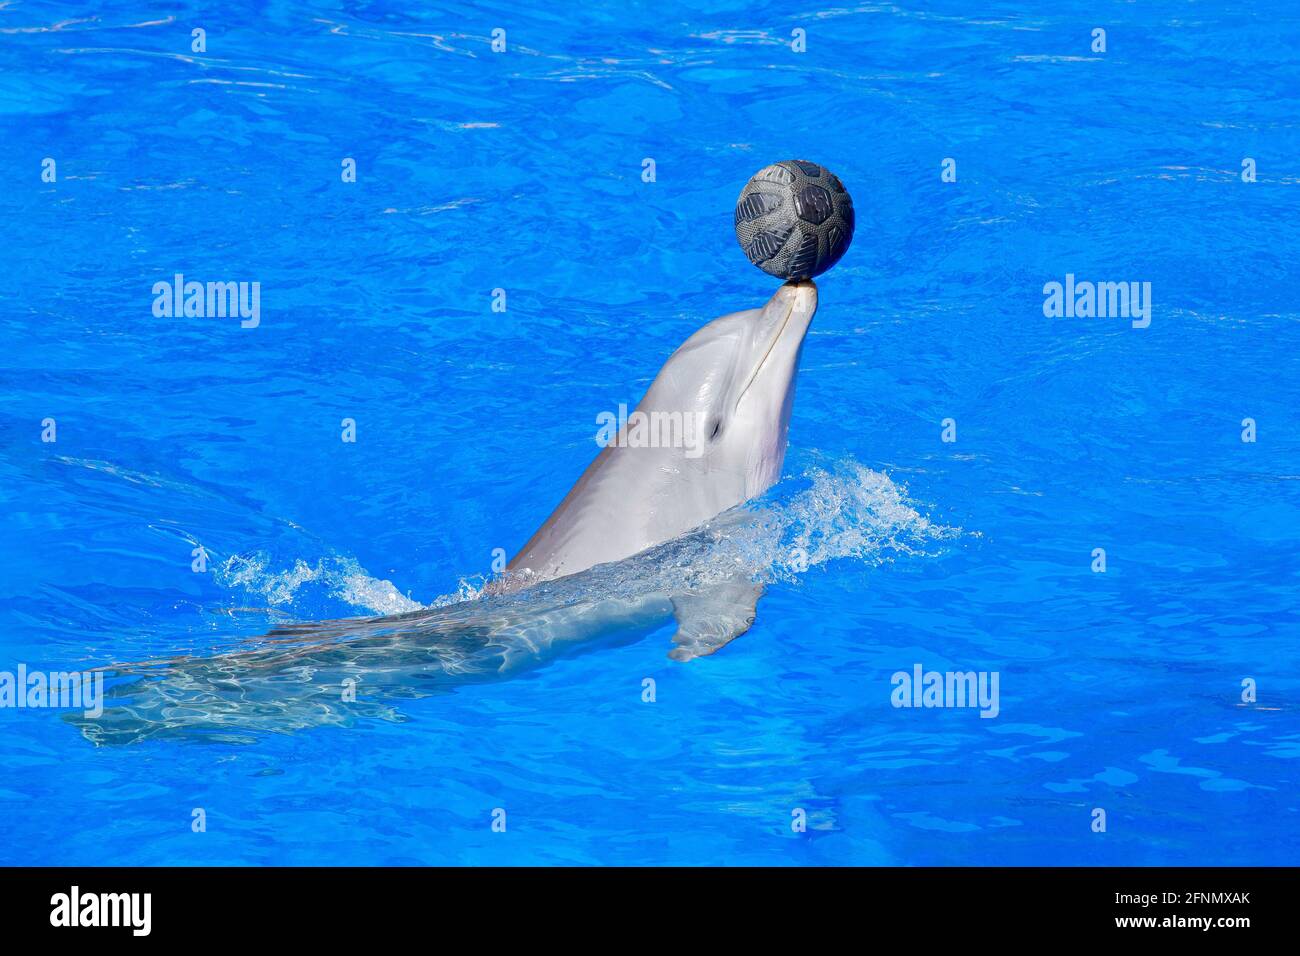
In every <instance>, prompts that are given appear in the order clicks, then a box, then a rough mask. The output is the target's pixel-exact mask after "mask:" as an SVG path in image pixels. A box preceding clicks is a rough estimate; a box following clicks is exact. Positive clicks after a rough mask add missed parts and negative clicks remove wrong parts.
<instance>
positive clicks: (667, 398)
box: [68, 280, 817, 743]
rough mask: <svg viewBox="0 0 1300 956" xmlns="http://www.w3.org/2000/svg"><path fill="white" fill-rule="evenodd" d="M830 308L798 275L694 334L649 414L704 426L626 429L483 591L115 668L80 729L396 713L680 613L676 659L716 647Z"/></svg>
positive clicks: (151, 733)
mask: <svg viewBox="0 0 1300 956" xmlns="http://www.w3.org/2000/svg"><path fill="white" fill-rule="evenodd" d="M816 309H817V287H816V286H815V285H814V284H813V283H812V282H811V281H810V280H803V281H798V282H788V283H786V284H785V285H783V286H781V288H780V289H778V290H777V292H776V294H774V295H773V296H772V298H771V299H770V300H769V301H768V303H767V304H766V305H765V306H763V307H762V308H761V309H749V310H746V311H743V312H735V313H732V314H730V315H724V316H722V317H721V318H718V319H715V320H713V321H712V322H709V323H708V324H707V325H705V326H703V327H702V328H700V329H699V330H698V331H696V332H695V333H694V334H693V335H692V336H691V337H690V338H688V339H687V340H686V341H685V342H684V343H683V344H682V345H681V347H679V348H678V349H677V351H676V352H674V353H673V354H672V356H671V357H670V358H669V359H668V361H667V362H666V363H665V364H664V366H663V368H662V369H661V370H660V371H659V374H658V375H657V376H656V377H655V379H654V381H653V383H652V384H651V385H650V388H649V389H648V390H647V392H646V394H645V397H644V398H642V400H641V402H640V403H639V404H638V405H637V409H636V410H637V412H641V413H644V414H646V415H651V414H654V413H658V414H659V415H661V416H665V415H666V416H669V417H672V416H676V417H677V420H683V421H686V420H689V421H693V422H698V423H699V424H700V426H701V427H700V429H699V432H698V434H686V433H684V432H678V435H679V436H680V438H681V440H680V441H676V442H666V443H665V442H656V443H652V444H644V443H639V442H632V441H629V440H628V438H629V436H628V434H627V430H628V427H630V426H625V427H624V428H621V429H620V430H619V432H618V433H617V435H616V436H615V439H614V440H612V441H610V442H609V443H608V444H607V445H606V446H605V447H604V448H603V449H602V450H601V451H600V452H599V454H597V456H596V458H595V460H594V461H593V462H592V463H591V465H590V466H589V467H588V468H587V470H586V471H585V472H583V474H582V476H581V477H580V478H579V479H578V481H577V483H576V484H574V486H573V488H572V489H571V490H570V491H569V493H568V494H567V495H566V496H565V497H564V499H563V500H562V501H561V502H560V504H559V506H558V507H556V509H555V511H554V512H553V513H552V514H551V516H550V517H549V518H547V520H546V521H545V522H544V523H543V524H542V526H541V527H540V528H539V529H538V530H537V532H536V533H535V534H534V535H533V536H532V537H531V538H530V539H529V540H528V542H527V543H526V544H525V545H524V546H523V548H522V549H521V550H520V551H519V553H518V554H517V555H515V557H514V558H513V559H512V560H511V561H510V563H509V565H508V566H507V569H506V573H505V574H503V575H502V576H501V577H499V578H497V579H495V580H493V581H492V582H489V584H488V585H487V586H486V587H485V588H484V591H483V594H482V595H481V596H480V597H478V598H477V599H475V600H472V601H465V602H459V603H455V604H450V605H446V606H443V607H436V608H432V609H422V610H418V611H413V612H409V613H406V614H400V615H393V616H388V617H380V618H352V619H347V620H338V621H321V622H309V623H302V624H293V625H289V626H286V627H282V628H278V629H276V630H274V631H271V632H270V633H269V634H267V635H265V636H264V637H263V638H260V639H257V640H256V641H255V646H252V647H250V648H247V649H243V650H239V651H235V652H231V653H225V654H219V655H215V656H209V657H193V656H187V657H182V658H171V659H167V660H162V661H153V662H145V663H142V664H132V665H118V666H114V667H112V668H106V670H107V671H109V673H110V674H111V675H113V676H116V677H124V678H127V679H128V680H127V682H125V683H115V684H113V685H112V686H110V687H109V688H108V689H107V691H106V703H107V704H110V705H112V704H116V705H117V706H108V707H107V708H106V709H105V710H104V712H103V714H101V715H100V716H98V717H94V718H91V717H85V716H71V717H69V718H68V719H69V720H70V721H72V722H73V723H76V724H78V725H79V726H80V727H81V729H82V732H83V734H84V735H85V736H86V737H87V738H89V739H91V740H92V741H95V742H96V743H126V742H132V741H137V740H142V739H147V738H150V737H156V736H163V735H174V734H177V733H194V732H199V733H202V734H204V735H207V736H209V737H212V736H213V735H215V736H216V737H217V738H218V739H226V740H230V739H242V738H236V737H232V736H231V733H232V732H235V731H240V730H274V731H286V730H293V729H301V728H304V727H310V726H320V725H322V724H346V723H350V722H351V721H352V720H353V719H355V718H356V717H357V716H364V715H369V716H389V717H392V718H393V719H398V718H397V716H396V714H395V712H394V711H392V709H391V707H390V706H389V705H387V704H386V703H384V701H385V700H392V699H401V698H412V697H421V696H425V695H426V694H429V693H435V692H437V691H438V690H440V689H444V688H445V687H446V686H448V685H455V684H462V683H468V682H474V681H481V680H491V679H495V678H499V677H501V676H503V675H506V674H510V673H516V672H518V671H520V670H523V669H527V668H530V667H534V666H537V665H538V664H540V663H541V662H542V661H544V660H546V659H550V658H554V657H557V656H561V655H563V654H566V653H578V652H581V651H584V650H588V649H591V648H593V647H596V646H605V645H607V644H608V643H610V642H613V641H624V640H631V639H634V638H636V637H639V636H642V635H643V634H645V633H647V632H649V631H651V630H653V629H655V628H656V627H658V626H660V625H661V624H662V623H663V622H664V621H666V620H668V619H669V618H670V617H671V618H674V619H675V620H676V624H677V630H676V633H675V635H674V637H673V641H674V647H673V649H672V650H671V652H670V653H669V656H670V657H671V658H673V659H675V660H690V659H691V658H694V657H700V656H704V655H708V654H712V653H714V652H715V651H716V650H718V648H720V647H722V646H724V645H725V644H727V643H728V642H730V641H731V640H733V639H735V638H736V637H737V636H739V635H740V634H743V633H744V632H745V631H746V630H748V628H749V626H750V625H751V624H752V623H753V621H754V617H755V605H756V603H757V601H758V598H759V597H760V595H761V594H762V589H763V584H762V582H761V581H760V580H758V579H757V576H756V574H755V571H756V570H757V569H756V568H754V567H752V566H749V565H747V564H746V563H745V561H744V560H742V559H741V558H740V557H739V556H737V555H730V554H725V553H721V554H720V552H719V550H718V542H719V541H724V540H727V539H728V538H733V539H735V540H738V541H743V540H744V537H745V534H746V533H747V532H746V530H745V529H746V527H747V524H746V523H747V520H748V519H747V516H746V515H745V514H744V513H743V509H740V510H738V509H737V508H736V506H738V505H741V504H743V503H744V502H746V501H749V500H751V499H753V498H755V497H757V496H759V495H761V494H762V493H763V492H765V491H766V490H767V489H768V488H770V487H771V486H772V485H773V484H775V483H776V482H777V480H778V479H779V478H780V477H781V468H782V464H783V462H784V459H785V450H786V439H787V434H788V432H789V426H790V411H791V407H792V405H793V403H794V390H795V375H796V372H797V371H798V366H799V359H800V356H801V353H802V349H803V341H804V337H805V335H806V333H807V331H808V326H809V324H810V323H811V321H812V318H813V313H814V312H815V311H816ZM349 685H350V688H351V693H350V694H349ZM341 688H342V689H343V693H340V689H341Z"/></svg>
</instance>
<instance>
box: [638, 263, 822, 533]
mask: <svg viewBox="0 0 1300 956" xmlns="http://www.w3.org/2000/svg"><path fill="white" fill-rule="evenodd" d="M816 311H817V286H816V285H814V284H813V283H812V282H811V281H810V280H803V281H799V282H787V283H786V284H785V285H783V286H781V288H780V289H778V290H777V291H776V294H775V295H773V296H772V298H771V299H770V300H768V303H767V305H765V306H763V308H761V309H750V310H748V311H745V312H734V313H732V314H731V315H724V316H723V317H722V318H720V319H715V320H714V321H712V322H710V323H709V324H708V325H706V326H704V327H703V328H701V329H700V330H699V331H697V332H696V333H695V334H694V335H692V336H691V337H690V338H689V339H687V340H686V342H684V343H683V344H682V346H681V347H680V348H679V349H678V350H677V351H676V352H675V353H673V356H672V357H671V358H670V359H669V360H668V362H667V363H666V364H665V365H664V367H663V370H662V371H661V372H660V373H659V375H658V377H657V378H656V379H655V381H654V384H653V385H652V386H651V387H650V390H649V391H648V392H647V393H646V397H645V399H644V400H643V401H642V403H641V405H640V407H641V408H642V409H646V410H660V411H666V412H674V411H681V412H682V413H683V414H684V415H688V416H690V418H691V421H692V422H693V423H694V426H695V428H694V434H693V439H694V440H693V441H692V442H687V443H686V447H685V448H684V449H683V454H682V456H681V457H682V458H683V459H684V461H682V462H680V463H679V465H680V467H681V468H682V469H683V470H684V471H694V472H697V473H699V475H700V476H701V477H702V478H703V477H704V476H707V478H708V480H709V481H710V482H712V483H713V484H714V485H718V486H720V487H719V488H718V490H719V491H720V492H721V493H722V495H723V496H724V497H727V498H735V499H736V500H734V501H729V502H728V503H727V504H725V505H724V507H730V506H731V505H732V504H738V503H739V502H740V501H744V500H747V499H749V498H752V497H754V496H755V495H759V494H762V493H763V492H764V491H766V490H767V489H768V488H770V487H771V486H772V485H773V484H774V483H775V482H776V481H777V479H779V478H780V477H781V466H782V463H783V461H784V459H785V448H786V435H787V433H788V431H789V426H790V409H791V407H792V406H793V404H794V386H795V373H796V372H797V371H798V368H799V356H800V353H801V351H802V349H803V340H804V336H805V335H806V334H807V332H808V326H809V324H810V323H811V322H812V317H813V313H814V312H816ZM688 431H689V430H688ZM683 477H686V476H683ZM737 496H738V497H737ZM715 513H716V512H715ZM706 517H711V515H710V516H706Z"/></svg>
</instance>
